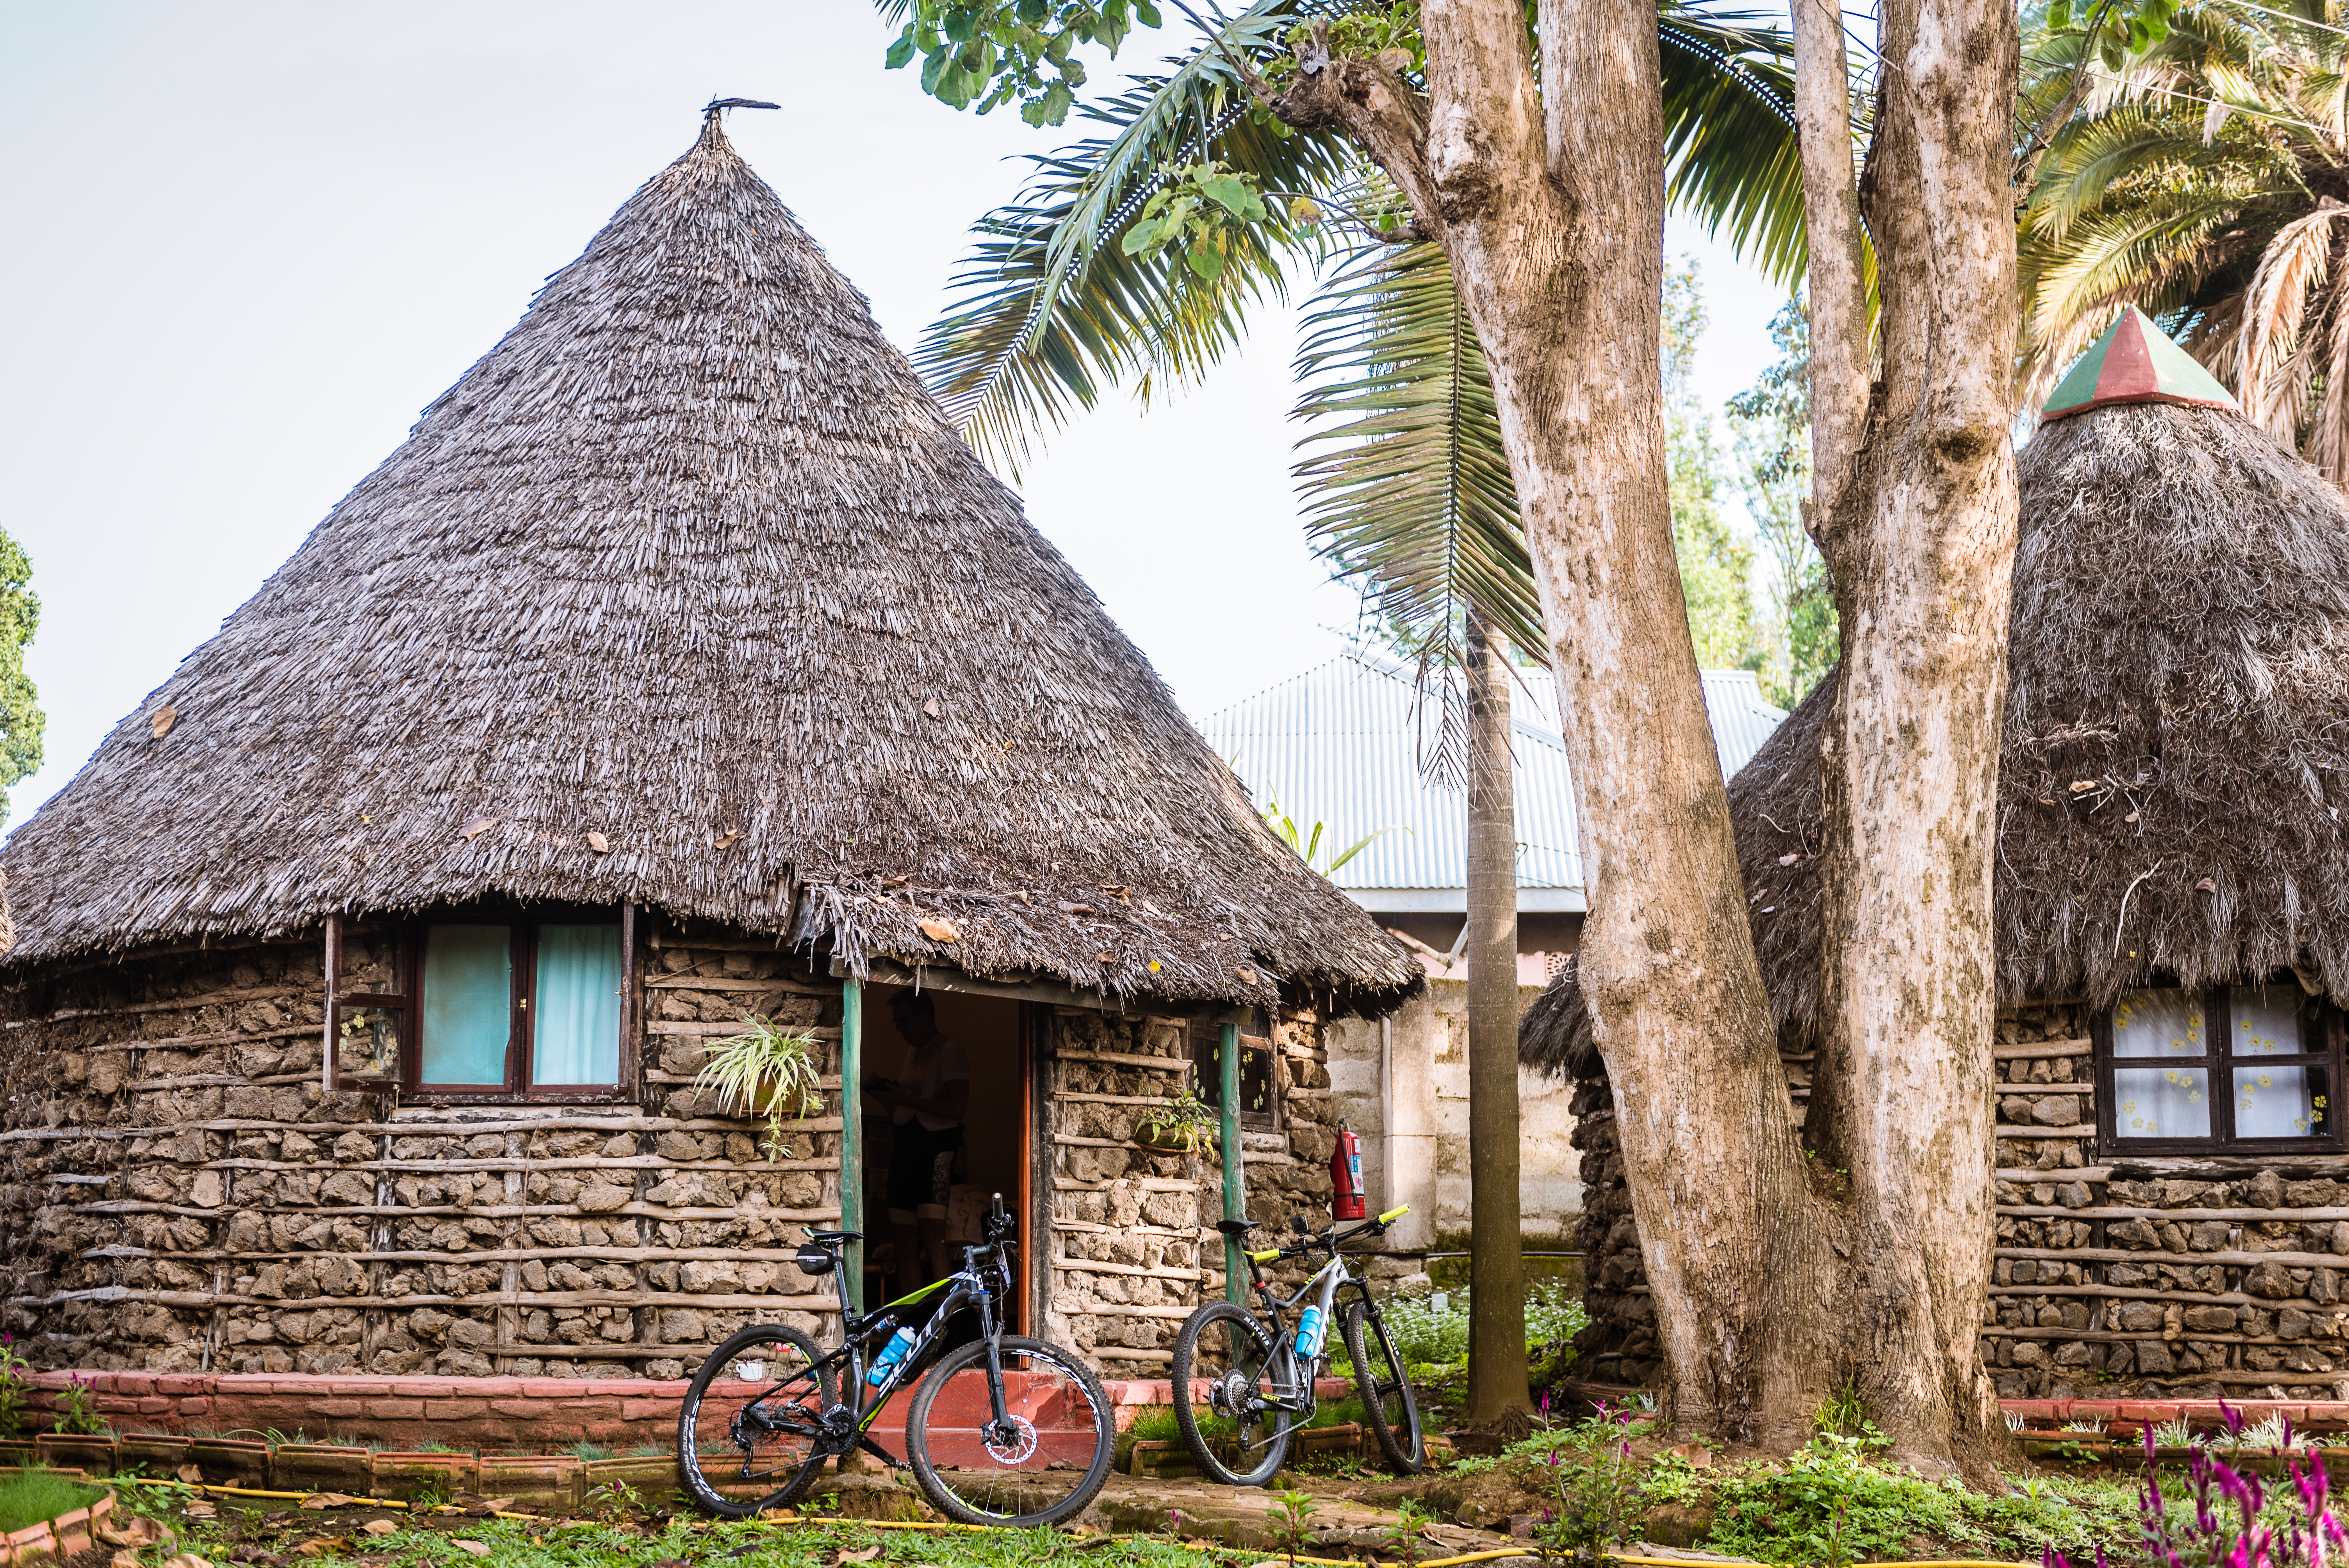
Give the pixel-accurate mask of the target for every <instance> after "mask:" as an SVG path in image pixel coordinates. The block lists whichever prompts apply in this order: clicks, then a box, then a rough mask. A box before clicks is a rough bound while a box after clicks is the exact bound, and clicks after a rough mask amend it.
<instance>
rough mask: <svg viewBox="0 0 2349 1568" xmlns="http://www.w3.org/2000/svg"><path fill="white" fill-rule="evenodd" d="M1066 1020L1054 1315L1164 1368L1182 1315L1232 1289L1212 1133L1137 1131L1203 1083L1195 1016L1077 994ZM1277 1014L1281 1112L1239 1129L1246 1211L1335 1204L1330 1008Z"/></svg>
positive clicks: (1054, 1107)
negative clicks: (1176, 1144) (1124, 1006)
mask: <svg viewBox="0 0 2349 1568" xmlns="http://www.w3.org/2000/svg"><path fill="white" fill-rule="evenodd" d="M1054 1023H1055V1026H1056V1028H1055V1035H1056V1042H1055V1049H1054V1051H1053V1054H1052V1060H1051V1062H1050V1069H1049V1070H1050V1074H1051V1078H1050V1103H1049V1107H1048V1115H1049V1117H1050V1121H1051V1125H1052V1145H1053V1147H1052V1200H1051V1206H1052V1252H1051V1256H1050V1267H1051V1271H1052V1272H1051V1281H1050V1305H1049V1308H1048V1312H1047V1319H1046V1321H1047V1327H1048V1329H1049V1330H1050V1331H1051V1332H1053V1333H1055V1334H1057V1335H1059V1336H1061V1337H1063V1338H1064V1339H1065V1340H1066V1341H1067V1343H1069V1344H1070V1345H1071V1346H1074V1347H1075V1348H1077V1349H1079V1350H1081V1351H1083V1352H1084V1353H1085V1354H1086V1355H1088V1356H1090V1357H1092V1358H1093V1359H1094V1360H1095V1361H1096V1362H1097V1363H1099V1364H1100V1366H1101V1367H1102V1370H1103V1371H1104V1372H1105V1373H1107V1374H1109V1375H1111V1376H1112V1377H1148V1376H1151V1375H1152V1372H1153V1369H1155V1370H1156V1375H1157V1376H1161V1377H1163V1376H1164V1368H1165V1367H1167V1366H1168V1365H1169V1364H1171V1363H1172V1362H1173V1360H1174V1336H1175V1335H1176V1334H1177V1333H1178V1332H1179V1331H1180V1330H1181V1328H1182V1326H1183V1319H1184V1318H1185V1317H1187V1316H1188V1315H1190V1313H1191V1309H1192V1308H1193V1307H1195V1306H1196V1305H1198V1304H1199V1303H1200V1302H1201V1301H1202V1300H1204V1299H1207V1298H1209V1297H1213V1296H1218V1295H1222V1294H1223V1289H1224V1270H1223V1252H1222V1241H1221V1238H1220V1237H1219V1236H1216V1234H1215V1233H1214V1232H1213V1229H1212V1227H1213V1226H1214V1224H1215V1223H1216V1221H1218V1220H1220V1219H1221V1218H1222V1217H1223V1201H1224V1182H1223V1168H1222V1162H1221V1160H1220V1157H1219V1156H1218V1154H1217V1152H1216V1149H1215V1147H1214V1146H1213V1145H1212V1144H1207V1145H1204V1146H1203V1147H1202V1148H1201V1149H1200V1150H1198V1151H1196V1152H1191V1153H1170V1152H1167V1151H1164V1150H1159V1149H1154V1148H1153V1147H1151V1146H1150V1145H1148V1144H1146V1143H1143V1142H1142V1141H1139V1140H1137V1139H1136V1137H1135V1132H1136V1130H1137V1128H1138V1126H1139V1124H1140V1123H1141V1122H1142V1121H1143V1119H1144V1118H1145V1117H1146V1116H1147V1115H1148V1114H1149V1112H1150V1109H1152V1107H1153V1106H1154V1105H1155V1104H1158V1103H1160V1102H1163V1101H1164V1099H1169V1098H1171V1097H1173V1096H1174V1095H1176V1094H1179V1093H1181V1092H1182V1091H1183V1090H1184V1089H1185V1088H1191V1087H1193V1085H1192V1074H1193V1067H1192V1058H1191V1050H1190V1037H1189V1034H1188V1026H1187V1025H1185V1024H1184V1023H1183V1022H1181V1021H1179V1020H1174V1019H1164V1018H1146V1019H1131V1018H1119V1017H1115V1016H1107V1015H1103V1014H1099V1013H1090V1012H1082V1011H1078V1010H1076V1009H1061V1010H1060V1011H1059V1013H1058V1014H1057V1016H1056V1017H1055V1019H1054ZM1272 1028H1273V1041H1272V1044H1273V1047H1274V1064H1275V1065H1274V1074H1275V1097H1276V1099H1277V1100H1278V1103H1279V1106H1280V1113H1279V1121H1280V1128H1279V1130H1278V1131H1274V1132H1249V1133H1246V1134H1243V1137H1242V1143H1243V1146H1244V1147H1243V1154H1242V1158H1243V1161H1244V1166H1243V1176H1244V1180H1245V1184H1246V1186H1245V1190H1246V1191H1247V1200H1248V1202H1247V1208H1248V1212H1249V1213H1250V1214H1251V1215H1253V1216H1254V1217H1256V1218H1257V1219H1260V1220H1265V1221H1268V1222H1271V1223H1274V1224H1278V1223H1281V1222H1285V1221H1286V1219H1287V1217H1288V1214H1290V1213H1292V1212H1297V1213H1304V1214H1307V1215H1309V1216H1310V1215H1313V1214H1315V1213H1317V1212H1318V1213H1319V1214H1320V1215H1321V1216H1323V1217H1324V1218H1325V1219H1326V1217H1327V1215H1328V1213H1329V1206H1330V1171H1329V1161H1330V1150H1332V1149H1333V1148H1334V1147H1335V1140H1336V1133H1335V1130H1334V1126H1333V1124H1334V1121H1335V1112H1334V1111H1333V1110H1332V1109H1330V1105H1331V1102H1330V1069H1329V1062H1328V1057H1327V1056H1326V1054H1325V1050H1324V1047H1323V1045H1322V1040H1321V1029H1320V1026H1319V1020H1318V1018H1317V1017H1316V1016H1314V1015H1312V1014H1310V1013H1303V1012H1293V1013H1284V1014H1282V1015H1281V1016H1279V1017H1278V1018H1277V1019H1276V1020H1275V1021H1274V1023H1273V1026H1272Z"/></svg>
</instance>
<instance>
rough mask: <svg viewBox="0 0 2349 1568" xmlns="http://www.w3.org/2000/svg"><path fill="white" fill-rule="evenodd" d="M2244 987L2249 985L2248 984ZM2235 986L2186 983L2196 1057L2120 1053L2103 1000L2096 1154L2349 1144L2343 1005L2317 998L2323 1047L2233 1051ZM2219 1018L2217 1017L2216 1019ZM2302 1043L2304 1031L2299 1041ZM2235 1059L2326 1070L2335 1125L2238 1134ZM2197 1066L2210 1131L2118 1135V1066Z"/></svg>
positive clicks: (2300, 1149) (2326, 1149)
mask: <svg viewBox="0 0 2349 1568" xmlns="http://www.w3.org/2000/svg"><path fill="white" fill-rule="evenodd" d="M2271 984H2272V985H2294V986H2297V984H2298V983H2297V982H2296V981H2294V980H2292V979H2291V978H2290V977H2289V976H2287V977H2286V978H2284V979H2282V980H2279V981H2274V982H2271ZM2246 988H2248V987H2246ZM2144 989H2147V990H2157V991H2184V990H2185V989H2186V988H2185V987H2184V986H2178V985H2154V986H2147V987H2144ZM2230 989H2232V987H2230V986H2226V985H2217V986H2213V987H2211V988H2210V989H2209V990H2207V991H2188V992H2187V995H2189V996H2190V997H2192V998H2193V999H2194V1000H2195V1001H2196V1002H2198V1003H2199V1004H2200V1006H2201V1008H2202V1018H2203V1026H2202V1037H2203V1044H2204V1047H2205V1048H2204V1050H2203V1054H2202V1055H2200V1056H2199V1057H2118V1056H2115V1055H2114V1054H2113V1015H2112V1009H2111V1008H2109V1007H2107V1008H2106V1009H2105V1010H2104V1011H2102V1012H2100V1013H2098V1014H2097V1015H2096V1016H2095V1020H2094V1021H2093V1022H2092V1023H2091V1024H2090V1025H2089V1027H2088V1037H2089V1039H2090V1041H2091V1042H2092V1045H2093V1047H2094V1049H2095V1068H2096V1076H2095V1089H2096V1146H2097V1153H2098V1155H2099V1157H2100V1158H2103V1159H2106V1160H2120V1159H2126V1158H2128V1157H2130V1156H2133V1155H2152V1156H2168V1155H2229V1154H2281V1155H2291V1154H2339V1153H2343V1152H2344V1151H2349V1115H2344V1110H2349V1107H2344V1105H2343V1104H2341V1103H2340V1096H2341V1091H2342V1061H2343V1057H2344V1043H2349V1042H2344V1026H2343V1019H2342V1012H2341V1009H2340V1008H2338V1007H2336V1006H2333V1005H2332V1004H2331V1003H2329V1002H2323V1001H2320V1002H2319V1003H2318V1005H2317V1006H2318V1010H2317V1026H2318V1027H2319V1028H2320V1029H2321V1030H2323V1044H2322V1047H2321V1048H2319V1049H2317V1050H2313V1051H2311V1050H2302V1051H2295V1052H2292V1053H2291V1054H2290V1055H2283V1056H2256V1057H2254V1056H2237V1055H2235V1054H2234V1053H2233V1051H2232V1049H2231V1048H2230V1047H2231V1046H2232V1043H2233V1040H2234V1017H2233V1014H2232V1013H2231V1011H2230V1008H2229V993H2230ZM2214 1018H2215V1020H2216V1022H2215V1023H2214V1022H2213V1020H2214ZM2306 1043H2307V1039H2306V1036H2305V1034H2303V1036H2302V1045H2305V1044H2306ZM2239 1063H2257V1064H2259V1065H2260V1066H2261V1067H2296V1066H2314V1067H2319V1068H2323V1070H2324V1075H2325V1077H2324V1093H2325V1098H2326V1099H2327V1102H2328V1103H2327V1104H2326V1106H2325V1109H2326V1111H2327V1113H2328V1115H2329V1117H2330V1119H2331V1121H2332V1123H2333V1130H2332V1133H2331V1134H2330V1135H2329V1136H2327V1137H2323V1138H2237V1137H2236V1136H2235V1068H2236V1065H2237V1064H2239ZM2155 1066H2159V1067H2167V1068H2203V1069H2205V1070H2206V1071H2207V1073H2208V1075H2209V1077H2208V1079H2207V1081H2208V1083H2209V1095H2210V1133H2209V1136H2208V1137H2207V1138H2123V1137H2122V1136H2120V1133H2119V1129H2118V1123H2119V1116H2120V1097H2119V1095H2118V1093H2117V1092H2116V1090H2115V1088H2114V1087H2113V1084H2114V1076H2113V1075H2114V1073H2115V1071H2116V1069H2118V1068H2122V1067H2129V1068H2137V1067H2155ZM1999 1087H2000V1088H2001V1090H2002V1092H2008V1093H2013V1094H2024V1095H2027V1094H2029V1093H2030V1092H2031V1091H2032V1089H2033V1088H2035V1087H2037V1086H2035V1085H2032V1084H2002V1085H2000V1086H1999Z"/></svg>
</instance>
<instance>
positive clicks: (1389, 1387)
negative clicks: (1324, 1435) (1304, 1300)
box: [1344, 1301, 1427, 1475]
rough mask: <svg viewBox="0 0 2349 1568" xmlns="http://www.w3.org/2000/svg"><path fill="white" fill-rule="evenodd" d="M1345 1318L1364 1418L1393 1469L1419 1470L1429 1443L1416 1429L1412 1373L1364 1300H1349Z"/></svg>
mask: <svg viewBox="0 0 2349 1568" xmlns="http://www.w3.org/2000/svg"><path fill="white" fill-rule="evenodd" d="M1344 1323H1345V1334H1346V1354H1347V1355H1349V1356H1350V1357H1353V1359H1354V1387H1356V1388H1357V1389H1359V1390H1361V1396H1362V1424H1363V1425H1364V1426H1366V1427H1368V1428H1370V1429H1371V1436H1372V1437H1374V1438H1376V1439H1378V1440H1379V1449H1380V1450H1381V1452H1383V1453H1384V1454H1385V1455H1386V1456H1387V1464H1388V1465H1389V1467H1390V1468H1392V1470H1394V1472H1395V1473H1396V1474H1397V1475H1417V1474H1418V1473H1419V1469H1420V1466H1421V1465H1423V1464H1424V1463H1425V1462H1426V1461H1427V1444H1426V1441H1425V1439H1423V1437H1422V1436H1421V1434H1420V1429H1419V1396H1418V1395H1417V1394H1415V1393H1413V1391H1412V1387H1411V1374H1410V1372H1409V1371H1408V1370H1407V1369H1405V1367H1403V1364H1402V1357H1400V1356H1398V1355H1396V1354H1395V1347H1394V1341H1393V1340H1392V1338H1390V1337H1388V1335H1387V1326H1386V1324H1385V1322H1384V1321H1383V1320H1382V1319H1380V1318H1376V1317H1373V1316H1371V1314H1370V1310H1369V1308H1368V1306H1367V1305H1365V1304H1364V1303H1362V1302H1360V1301H1355V1302H1349V1303H1348V1304H1347V1305H1346V1315H1345V1320H1344Z"/></svg>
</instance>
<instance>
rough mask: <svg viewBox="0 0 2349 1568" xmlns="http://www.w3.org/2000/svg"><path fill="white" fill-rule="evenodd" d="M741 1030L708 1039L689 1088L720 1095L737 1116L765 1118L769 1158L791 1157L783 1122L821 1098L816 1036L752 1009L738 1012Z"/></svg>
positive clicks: (805, 1113)
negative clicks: (704, 1058) (702, 1060)
mask: <svg viewBox="0 0 2349 1568" xmlns="http://www.w3.org/2000/svg"><path fill="white" fill-rule="evenodd" d="M742 1024H743V1028H742V1032H741V1033H740V1034H739V1035H729V1036H727V1037H725V1038H723V1039H718V1040H711V1041H710V1042H709V1043H708V1044H707V1045H705V1046H703V1047H702V1050H703V1052H704V1054H706V1055H707V1056H708V1057H709V1062H708V1063H707V1064H706V1065H705V1066H704V1067H703V1068H702V1069H701V1071H700V1072H699V1073H698V1074H697V1075H696V1076H695V1078H694V1080H693V1087H694V1088H696V1089H697V1090H699V1091H702V1092H705V1093H715V1094H717V1095H718V1096H719V1097H720V1099H721V1101H722V1103H723V1104H724V1105H725V1107H726V1109H727V1110H728V1112H729V1113H730V1114H732V1115H735V1116H757V1115H763V1116H764V1117H765V1118H766V1119H767V1136H766V1140H765V1143H766V1150H767V1159H768V1160H769V1161H777V1160H789V1159H790V1158H792V1146H791V1144H790V1142H789V1141H788V1140H786V1139H785V1138H784V1136H783V1124H784V1123H785V1122H786V1121H788V1120H790V1119H792V1118H793V1117H798V1116H805V1115H807V1114H808V1113H809V1112H810V1111H812V1110H814V1109H817V1108H818V1107H819V1106H821V1105H822V1104H823V1096H822V1095H821V1094H820V1093H819V1092H818V1073H817V1068H816V1057H815V1037H813V1036H812V1035H809V1034H807V1033H805V1032H804V1031H800V1030H794V1029H792V1028H790V1027H788V1026H785V1025H781V1024H778V1023H776V1022H775V1021H774V1020H773V1019H771V1018H764V1017H761V1016H758V1015H757V1014H755V1013H746V1014H744V1015H743V1016H742Z"/></svg>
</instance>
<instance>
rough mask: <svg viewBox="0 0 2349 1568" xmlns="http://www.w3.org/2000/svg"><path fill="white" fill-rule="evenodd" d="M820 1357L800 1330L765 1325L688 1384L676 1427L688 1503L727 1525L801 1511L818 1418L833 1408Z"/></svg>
mask: <svg viewBox="0 0 2349 1568" xmlns="http://www.w3.org/2000/svg"><path fill="white" fill-rule="evenodd" d="M822 1359H823V1352H822V1351H820V1350H818V1349H817V1348H816V1347H815V1342H814V1341H813V1340H812V1339H810V1338H809V1337H808V1336H806V1335H804V1334H802V1333H801V1332H800V1331H799V1330H798V1329H796V1328H786V1327H784V1326H782V1325H781V1324H773V1323H770V1324H761V1325H758V1326H754V1327H750V1328H746V1329H744V1330H743V1331H742V1332H741V1333H740V1334H738V1335H736V1336H734V1337H732V1338H731V1339H729V1340H728V1341H726V1343H724V1344H723V1345H720V1346H719V1347H718V1348H717V1349H715V1350H713V1351H711V1352H710V1353H709V1359H708V1360H706V1361H704V1362H703V1363H702V1364H701V1369H700V1370H699V1371H698V1372H696V1373H695V1374H694V1375H693V1381H692V1383H691V1384H690V1385H688V1387H687V1388H686V1391H685V1404H684V1407H683V1408H681V1409H679V1411H678V1418H677V1468H678V1475H679V1476H680V1477H681V1478H682V1479H683V1480H684V1481H685V1490H686V1491H688V1493H689V1494H691V1496H692V1498H693V1501H695V1502H697V1503H698V1504H700V1505H701V1507H702V1508H703V1509H705V1510H707V1511H709V1512H711V1513H715V1514H718V1515H719V1516H720V1517H722V1518H726V1519H747V1518H749V1517H750V1515H752V1514H754V1513H757V1512H758V1511H761V1509H768V1508H782V1507H786V1506H788V1505H789V1504H791V1503H792V1502H794V1501H798V1499H799V1498H800V1496H801V1495H802V1493H804V1492H805V1491H807V1489H808V1488H809V1486H810V1485H812V1483H813V1482H814V1480H815V1478H816V1472H817V1471H818V1470H822V1469H823V1460H821V1459H819V1458H816V1457H814V1449H815V1442H816V1439H817V1437H818V1436H819V1434H820V1433H821V1432H822V1430H823V1413H824V1412H825V1411H826V1410H829V1409H831V1408H833V1406H834V1405H835V1404H837V1403H839V1398H838V1396H837V1395H836V1393H835V1392H834V1387H833V1372H832V1368H831V1367H823V1366H818V1365H817V1363H818V1362H819V1361H821V1360H822Z"/></svg>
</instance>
